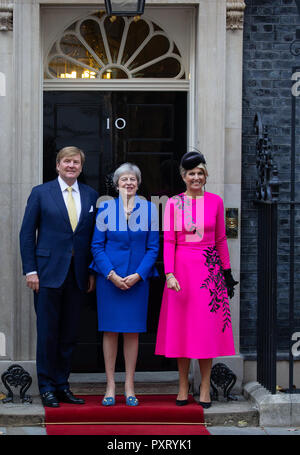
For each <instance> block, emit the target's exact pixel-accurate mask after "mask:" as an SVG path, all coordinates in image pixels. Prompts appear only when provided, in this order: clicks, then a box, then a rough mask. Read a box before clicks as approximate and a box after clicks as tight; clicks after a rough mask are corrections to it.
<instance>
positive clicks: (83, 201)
mask: <svg viewBox="0 0 300 455" xmlns="http://www.w3.org/2000/svg"><path fill="white" fill-rule="evenodd" d="M84 159H85V157H84V154H83V152H82V151H81V150H80V149H78V148H77V147H64V148H63V149H62V150H60V151H59V153H58V155H57V160H56V170H57V172H58V178H57V179H55V180H52V181H50V182H47V183H44V184H42V185H38V186H36V187H34V188H33V189H32V192H31V194H30V196H29V198H28V201H27V206H26V209H25V214H24V218H23V223H22V227H21V231H20V249H21V256H22V263H23V274H24V275H26V282H27V286H28V287H29V288H30V289H32V290H33V291H34V305H35V311H36V316H37V355H36V364H37V376H38V384H39V390H40V394H41V398H42V403H43V404H44V406H49V407H58V406H59V402H67V403H74V404H83V403H84V401H83V400H82V399H80V398H77V397H75V396H74V395H73V394H72V392H71V390H70V388H69V383H68V378H69V375H70V371H71V356H72V352H73V349H74V347H75V344H76V336H77V332H78V326H79V319H80V308H81V303H82V301H83V300H84V296H85V293H86V292H91V291H92V290H94V287H95V278H94V276H93V275H89V269H88V266H89V263H90V261H91V253H90V242H91V238H92V234H93V229H94V223H95V214H96V201H97V197H98V195H97V192H96V191H94V190H93V189H92V188H91V187H89V186H87V185H84V184H82V183H80V182H78V181H77V178H78V176H79V175H80V173H81V171H82V166H83V163H84Z"/></svg>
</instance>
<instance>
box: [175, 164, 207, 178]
mask: <svg viewBox="0 0 300 455" xmlns="http://www.w3.org/2000/svg"><path fill="white" fill-rule="evenodd" d="M195 167H199V168H200V169H203V171H204V175H205V177H206V178H207V177H208V172H207V168H206V166H205V164H204V163H200V164H198V165H197V166H195ZM188 170H190V169H184V167H182V166H180V168H179V171H180V175H181V177H185V175H186V173H187V171H188Z"/></svg>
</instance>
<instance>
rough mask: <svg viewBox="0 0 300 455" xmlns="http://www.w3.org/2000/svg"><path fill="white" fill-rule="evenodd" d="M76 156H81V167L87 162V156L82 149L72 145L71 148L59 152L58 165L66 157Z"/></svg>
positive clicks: (64, 148)
mask: <svg viewBox="0 0 300 455" xmlns="http://www.w3.org/2000/svg"><path fill="white" fill-rule="evenodd" d="M74 155H80V158H81V165H82V166H83V164H84V161H85V154H84V153H83V151H82V150H81V149H80V148H78V147H75V146H73V145H71V146H69V147H63V148H62V149H60V151H59V152H58V154H57V156H56V163H57V164H58V163H59V162H60V160H62V159H63V158H65V157H66V156H74Z"/></svg>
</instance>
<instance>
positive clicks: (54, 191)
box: [50, 179, 95, 232]
mask: <svg viewBox="0 0 300 455" xmlns="http://www.w3.org/2000/svg"><path fill="white" fill-rule="evenodd" d="M78 187H79V191H80V201H81V212H80V217H79V220H78V224H77V226H76V229H75V231H74V232H76V231H77V229H78V228H79V227H80V225H81V224H82V223H83V222H84V217H85V214H86V213H88V210H89V198H88V192H87V191H86V189H85V187H84V186H82V185H81V183H79V182H78ZM50 194H51V196H52V198H53V199H54V201H55V203H56V205H57V207H58V209H59V211H60V213H61V214H62V216H63V218H64V220H65V222H66V223H67V225H68V226H69V228H70V229H71V230H72V227H71V223H70V219H69V215H68V210H67V207H66V204H65V201H64V198H63V195H62V192H61V188H60V186H59V183H58V180H57V179H55V180H53V183H52V185H51V189H50ZM94 210H95V207H94Z"/></svg>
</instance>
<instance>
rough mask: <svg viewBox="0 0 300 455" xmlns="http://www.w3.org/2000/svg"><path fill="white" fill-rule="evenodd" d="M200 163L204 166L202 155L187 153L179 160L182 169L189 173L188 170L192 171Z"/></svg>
mask: <svg viewBox="0 0 300 455" xmlns="http://www.w3.org/2000/svg"><path fill="white" fill-rule="evenodd" d="M201 163H202V164H204V165H206V161H205V158H204V156H203V155H202V153H200V152H187V153H185V154H184V155H183V157H182V158H181V161H180V166H182V167H183V169H185V170H187V171H189V170H190V169H194V167H196V166H199V164H201Z"/></svg>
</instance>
